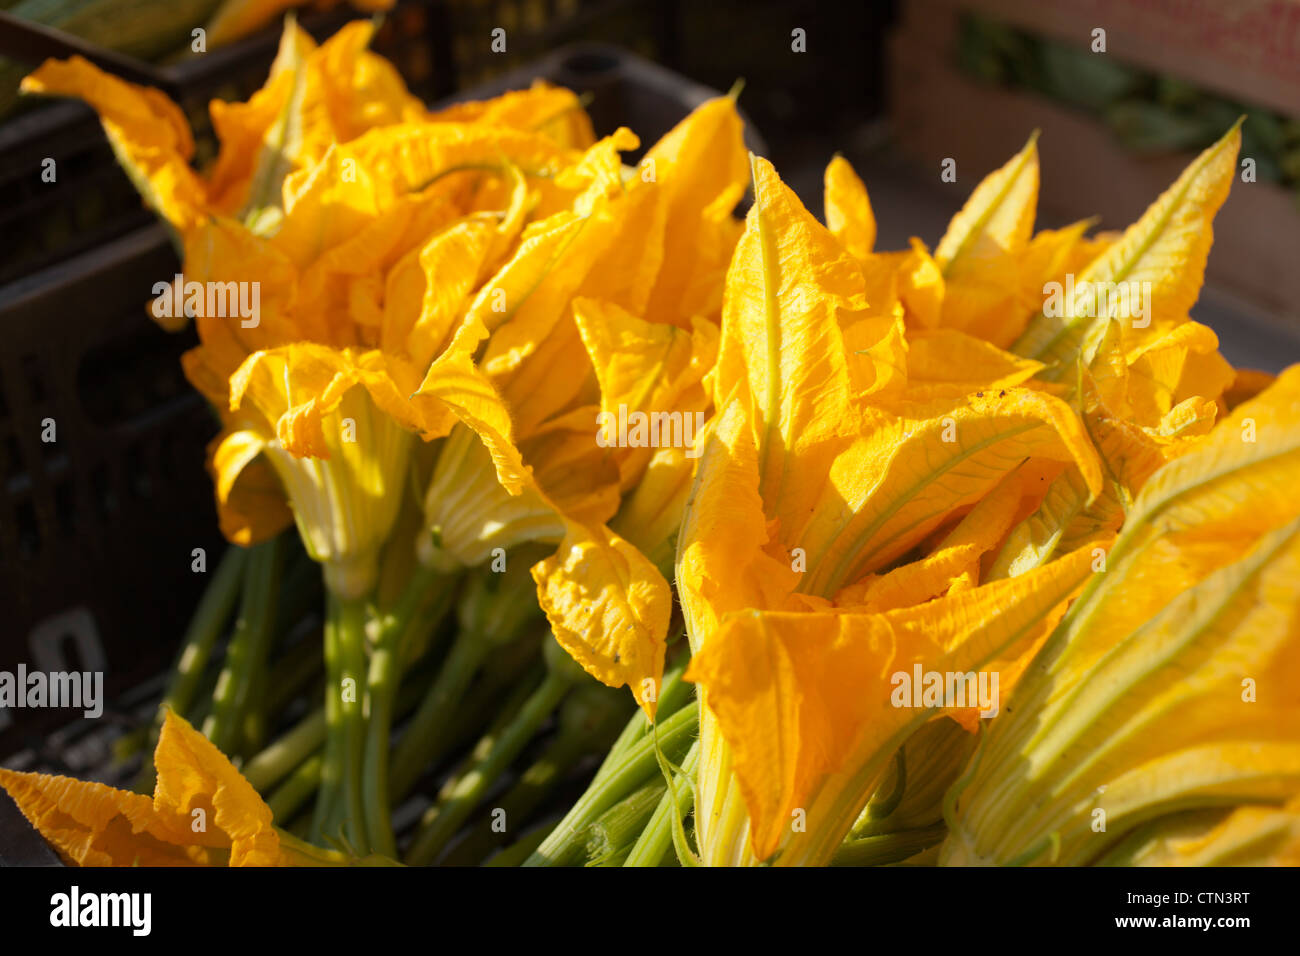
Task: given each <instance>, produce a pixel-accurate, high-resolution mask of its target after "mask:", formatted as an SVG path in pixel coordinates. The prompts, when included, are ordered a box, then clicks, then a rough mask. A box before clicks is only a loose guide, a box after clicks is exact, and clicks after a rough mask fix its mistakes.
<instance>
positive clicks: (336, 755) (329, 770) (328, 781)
mask: <svg viewBox="0 0 1300 956" xmlns="http://www.w3.org/2000/svg"><path fill="white" fill-rule="evenodd" d="M326 603H327V605H329V611H328V612H327V613H326V615H325V629H324V635H323V636H324V638H325V755H324V759H323V761H322V763H321V771H320V791H319V793H317V795H316V812H315V813H314V814H313V816H312V824H311V842H313V843H320V842H321V841H322V840H323V839H324V836H325V833H326V832H327V831H328V830H329V829H330V828H331V826H332V823H333V821H334V820H335V819H337V816H338V803H339V792H340V786H341V781H342V779H343V733H342V719H343V718H342V705H341V703H340V701H339V688H340V687H341V686H342V685H343V655H342V648H341V644H340V637H339V626H338V625H339V621H338V616H337V615H336V614H335V613H334V609H333V604H334V599H333V597H332V596H331V595H326Z"/></svg>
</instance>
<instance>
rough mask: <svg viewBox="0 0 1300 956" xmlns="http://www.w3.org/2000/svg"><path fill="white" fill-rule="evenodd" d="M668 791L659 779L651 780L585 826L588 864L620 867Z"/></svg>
mask: <svg viewBox="0 0 1300 956" xmlns="http://www.w3.org/2000/svg"><path fill="white" fill-rule="evenodd" d="M667 793H668V787H667V784H665V783H664V782H663V780H662V779H661V780H651V781H650V782H649V783H646V784H644V785H643V786H641V787H638V788H637V789H636V790H634V791H633V792H632V794H631V796H627V797H624V798H623V799H622V800H620V801H619V802H618V803H616V804H614V805H613V806H612V807H610V808H609V809H608V810H606V811H605V812H604V813H602V814H601V815H600V817H599V818H598V819H597V820H596V822H595V823H593V824H592V825H591V826H590V827H588V828H587V839H586V847H585V849H586V854H587V859H588V861H589V862H588V864H587V865H588V866H622V865H624V864H625V863H626V860H627V857H628V850H629V848H631V847H632V844H633V843H634V841H635V840H636V837H637V834H639V833H641V832H642V831H643V830H644V829H645V826H646V824H647V823H648V822H649V821H650V818H651V816H652V815H653V814H654V812H655V810H656V808H657V807H658V806H659V802H660V800H661V799H662V798H663V797H664V796H666V795H667Z"/></svg>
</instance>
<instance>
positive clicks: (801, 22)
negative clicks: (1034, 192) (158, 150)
mask: <svg viewBox="0 0 1300 956" xmlns="http://www.w3.org/2000/svg"><path fill="white" fill-rule="evenodd" d="M292 5H293V4H291V3H289V2H279V3H269V4H263V5H262V6H263V7H265V9H266V10H268V11H269V13H268V14H267V16H268V17H269V18H270V20H271V21H273V22H268V23H265V25H262V26H260V27H259V26H258V25H257V23H256V22H255V21H254V20H247V19H246V20H245V21H238V18H237V17H235V18H234V20H232V17H234V12H237V11H234V12H232V0H18V2H16V3H15V2H13V0H0V194H3V195H4V197H5V201H4V204H3V208H0V333H2V335H3V338H2V339H0V341H3V343H4V344H3V346H0V481H2V482H3V494H2V495H0V609H2V610H3V612H4V614H3V621H2V622H0V668H12V667H13V666H14V665H15V664H16V663H17V662H18V661H26V662H29V663H30V664H32V666H38V667H41V668H42V669H45V670H65V669H102V670H105V671H106V675H107V676H106V682H107V687H108V692H109V695H110V698H111V699H112V700H113V701H114V703H113V706H112V707H111V708H110V710H109V712H108V714H107V719H106V720H105V721H102V722H100V724H101V725H105V724H106V725H108V726H109V727H110V728H111V727H112V725H113V722H114V721H115V720H116V721H119V723H120V724H121V725H122V726H130V725H131V722H132V721H133V720H138V717H136V716H132V715H133V714H135V713H137V712H138V711H139V709H140V708H141V707H144V709H145V711H146V712H148V709H149V706H150V705H149V703H148V702H149V700H150V695H152V694H154V693H156V691H157V687H158V684H157V680H158V675H159V674H160V672H161V671H162V670H163V669H164V668H166V667H167V666H168V664H169V663H170V656H171V654H172V652H173V649H174V647H175V645H176V640H177V637H178V635H179V634H180V633H181V631H182V630H183V628H184V626H185V623H186V621H187V619H188V617H189V614H190V613H191V611H192V608H193V606H194V601H195V599H196V597H197V595H198V592H199V589H200V586H201V583H202V581H201V579H200V576H196V575H192V574H189V573H188V571H189V555H190V553H191V550H192V549H193V548H195V547H204V548H207V549H208V553H209V555H210V556H214V555H215V554H216V553H218V552H219V551H220V549H221V547H222V545H221V542H220V541H219V539H218V536H217V534H216V530H215V529H216V522H215V520H214V517H215V516H214V511H213V506H212V503H211V489H210V484H209V482H208V479H207V477H206V475H205V474H204V471H203V449H204V445H205V443H206V441H207V440H208V439H209V438H210V437H211V435H212V434H213V433H214V431H215V429H214V427H213V425H212V420H211V418H210V414H209V412H208V410H207V409H206V408H205V407H204V406H203V404H202V402H201V400H200V399H199V398H198V396H197V395H195V394H194V393H193V392H192V391H191V390H190V388H189V387H188V385H187V384H186V383H185V381H184V379H183V378H182V376H181V373H180V366H179V364H178V356H179V354H180V353H181V352H182V351H183V350H184V349H185V348H187V347H189V346H190V344H191V340H190V339H189V338H188V337H187V336H185V335H180V336H169V335H166V334H164V333H162V332H161V331H159V330H158V329H157V328H155V327H154V326H153V324H152V323H151V322H149V320H148V319H147V317H146V314H145V308H144V306H145V303H146V302H147V300H148V298H149V290H150V288H151V286H152V284H153V283H154V282H156V281H158V280H159V279H160V278H163V277H169V276H171V275H172V274H173V272H174V271H175V270H176V268H177V262H176V259H175V254H174V253H173V251H172V249H171V246H170V244H169V243H168V242H167V240H166V237H165V235H164V234H163V232H162V230H161V229H160V228H159V227H158V226H156V225H155V224H154V223H153V222H152V217H151V215H150V214H149V213H148V212H147V211H146V210H145V209H143V208H142V207H141V205H140V202H139V199H138V197H137V194H136V191H135V190H134V189H133V188H132V186H131V185H130V183H129V182H128V181H127V180H126V177H125V176H124V175H123V174H122V173H121V171H120V170H119V169H118V168H117V166H116V164H115V163H114V161H113V157H112V153H111V151H110V150H109V148H108V146H107V143H106V141H105V139H104V136H103V133H102V131H101V129H100V127H99V124H98V122H97V121H96V120H95V118H94V117H93V115H92V114H91V112H90V111H89V110H88V109H86V108H85V107H83V106H81V105H80V104H75V103H70V102H42V103H30V104H29V103H19V102H17V97H16V88H17V84H18V81H19V79H20V78H21V77H22V76H23V75H24V74H25V73H26V72H27V71H28V70H30V69H31V68H33V67H34V66H36V65H38V64H39V62H40V61H41V59H42V58H43V57H45V56H47V55H60V56H65V55H68V54H69V53H71V52H79V53H81V54H82V55H86V56H88V57H90V58H92V59H94V60H95V61H96V62H98V63H99V64H100V65H102V66H104V67H105V68H107V69H111V70H113V71H115V72H117V73H118V74H119V75H121V76H124V77H126V78H128V79H131V80H133V81H136V82H142V83H148V84H151V85H154V86H158V87H160V88H162V89H164V90H165V91H167V92H168V93H169V95H171V96H172V97H173V98H174V99H175V100H176V101H177V102H179V103H180V104H181V105H182V106H183V108H184V109H185V110H186V112H187V114H188V115H189V117H190V121H191V123H192V124H193V126H194V128H195V131H196V141H197V156H196V163H199V164H202V163H203V162H204V161H205V160H207V159H208V158H210V157H211V156H212V155H213V150H214V143H213V141H212V137H211V129H210V124H209V122H208V120H207V104H208V102H209V100H211V99H212V98H214V97H215V98H221V99H226V100H239V99H244V98H246V97H247V96H248V95H249V94H251V93H252V92H253V91H254V90H256V89H257V88H258V87H260V86H261V85H262V83H263V81H264V80H265V77H266V73H267V69H268V66H269V64H270V62H271V59H272V57H273V56H274V53H275V49H276V43H277V40H278V35H279V19H280V16H281V15H282V13H283V10H284V9H285V8H286V7H289V6H292ZM233 6H234V7H243V8H247V7H249V6H256V5H255V4H242V5H241V4H233ZM366 15H368V13H365V12H360V11H358V10H356V9H353V8H352V7H348V6H342V5H330V6H328V8H327V9H319V8H318V7H308V8H305V9H303V10H301V11H299V13H298V16H299V18H300V22H301V23H302V24H303V25H304V26H305V27H306V28H307V29H308V30H310V31H311V32H312V33H313V34H315V35H316V36H317V37H318V38H323V37H325V36H327V35H329V34H330V33H332V32H334V31H335V30H336V29H337V28H338V26H339V25H341V24H342V23H344V22H346V21H347V20H348V19H352V18H355V17H358V16H366ZM223 17H224V19H223ZM236 21H237V22H236ZM199 27H202V28H204V29H205V31H206V34H205V38H206V41H207V42H206V44H205V47H206V48H205V50H204V52H202V53H197V54H196V53H194V52H193V51H192V49H191V47H192V37H193V30H194V29H196V28H199ZM498 30H503V31H504V35H503V36H504V45H505V49H504V51H502V50H499V49H498V50H494V49H493V39H494V36H495V33H494V31H498ZM1098 31H1102V32H1101V33H1100V34H1099V33H1098ZM1099 44H1101V46H1100V47H1099ZM375 48H376V49H377V51H378V52H380V53H382V54H383V55H385V56H387V57H389V58H390V59H392V60H393V62H394V63H395V64H396V65H397V66H398V68H399V69H400V70H401V72H402V73H403V75H404V77H405V78H406V80H407V82H408V84H409V86H410V87H411V89H412V90H413V91H414V92H416V93H417V94H419V95H420V96H421V97H422V98H424V99H425V100H426V101H428V102H430V103H434V102H438V101H444V100H447V99H449V98H453V97H467V96H471V97H477V96H484V95H488V94H490V93H493V92H497V91H500V90H501V89H505V88H508V87H511V86H522V85H527V83H528V82H529V80H530V79H531V78H532V77H534V76H538V75H540V76H544V77H546V78H548V79H550V80H552V81H553V82H557V83H562V84H565V85H570V86H573V87H574V88H576V89H578V90H579V91H581V92H584V93H586V94H588V96H589V104H590V106H589V108H590V111H591V113H592V115H593V119H594V120H595V124H596V127H597V132H598V133H606V132H609V131H610V130H611V129H612V128H613V127H614V126H616V125H619V124H626V125H629V126H631V127H632V128H633V129H635V130H636V131H637V132H638V134H640V135H641V137H642V139H643V142H647V143H648V142H652V141H653V140H654V138H655V137H657V136H658V135H660V134H662V133H663V132H665V131H666V130H667V129H669V128H670V127H671V126H672V125H673V124H674V123H675V122H676V121H677V120H679V119H680V118H681V117H682V116H683V115H685V113H686V112H687V111H688V110H689V109H690V108H691V107H692V106H694V105H695V104H697V103H698V102H700V101H701V100H702V99H703V98H705V97H707V96H709V95H712V94H713V93H714V92H716V91H725V90H728V89H730V88H731V87H732V86H733V84H735V83H736V81H737V80H743V82H744V87H743V92H742V94H741V96H740V105H741V108H742V109H743V111H744V112H745V114H746V115H747V117H748V119H749V121H750V122H751V124H752V127H753V130H752V135H751V146H752V148H754V149H756V150H758V151H762V152H765V153H766V155H768V156H769V157H770V158H771V159H772V160H773V161H774V163H775V164H776V166H777V168H778V170H780V172H781V174H782V176H783V177H784V178H785V179H786V181H787V182H789V183H790V184H791V185H792V186H793V187H794V188H795V189H796V190H797V191H798V192H799V193H800V195H801V196H802V197H803V199H804V201H805V202H806V203H807V205H808V206H809V208H810V209H811V210H812V211H813V212H814V213H815V214H817V215H819V216H820V214H821V205H822V203H821V181H822V171H823V170H824V168H825V165H826V163H827V161H828V160H829V159H830V158H831V156H832V155H833V154H834V153H835V152H837V151H838V152H842V153H843V154H844V155H845V156H846V157H847V158H848V159H849V160H850V161H851V162H852V163H853V165H854V166H855V168H856V169H857V170H858V172H859V173H860V175H861V176H862V178H863V179H864V180H865V182H866V184H867V188H868V190H869V192H870V195H871V200H872V204H873V206H874V208H875V211H876V216H877V219H878V222H879V227H880V231H879V238H878V240H877V245H878V247H879V248H902V247H905V246H906V244H907V241H908V239H909V237H911V236H919V237H920V238H922V239H924V240H925V241H926V242H927V243H929V244H931V245H932V246H933V244H934V243H936V242H937V241H938V239H939V237H940V236H941V235H942V234H943V231H944V228H945V226H946V224H947V222H948V219H949V217H950V216H951V215H952V214H953V213H954V212H955V211H956V210H957V209H958V208H959V207H960V205H961V203H962V202H963V201H964V200H965V198H966V196H967V195H968V194H969V192H970V190H971V189H972V188H973V187H974V186H975V184H976V183H977V182H978V181H979V180H980V178H982V177H983V176H984V175H985V174H986V173H987V172H989V171H990V170H991V169H993V168H995V167H997V166H999V165H1000V164H1001V163H1003V162H1004V161H1005V160H1006V159H1007V158H1008V157H1010V156H1011V155H1012V154H1013V153H1015V152H1016V151H1017V150H1019V149H1020V148H1021V146H1022V145H1023V144H1024V142H1025V139H1026V138H1027V137H1028V136H1029V135H1030V133H1031V132H1032V131H1033V130H1035V129H1039V130H1041V138H1040V140H1039V148H1040V151H1041V160H1042V191H1041V197H1040V208H1041V213H1040V219H1039V226H1040V227H1051V226H1059V225H1063V224H1065V223H1068V222H1071V221H1074V220H1077V219H1081V218H1086V217H1092V216H1096V217H1098V219H1097V228H1099V229H1122V228H1123V227H1124V226H1126V225H1127V224H1128V223H1130V222H1132V221H1133V220H1134V219H1135V218H1136V217H1137V216H1138V215H1140V214H1141V212H1142V210H1143V209H1144V208H1145V207H1146V206H1147V204H1148V203H1150V202H1151V201H1152V200H1153V199H1155V197H1156V196H1157V195H1158V194H1159V193H1160V192H1161V191H1162V190H1163V189H1164V188H1165V187H1166V186H1167V185H1168V184H1169V183H1170V182H1172V181H1173V179H1174V178H1175V177H1176V176H1177V174H1178V172H1179V171H1180V170H1181V169H1182V167H1183V166H1184V165H1185V164H1186V163H1187V162H1188V161H1189V160H1190V159H1191V157H1192V156H1193V155H1194V154H1195V153H1196V151H1198V150H1199V149H1201V148H1203V147H1204V146H1206V145H1208V144H1209V143H1211V142H1213V141H1214V140H1215V139H1217V138H1218V137H1219V136H1221V135H1222V134H1223V132H1224V131H1225V130H1226V129H1227V128H1228V127H1229V126H1230V125H1231V124H1232V123H1233V122H1234V121H1235V119H1236V118H1237V117H1238V116H1240V115H1242V114H1243V113H1244V114H1246V115H1247V117H1248V119H1247V122H1246V125H1245V128H1244V132H1243V137H1244V139H1243V153H1242V155H1243V157H1245V158H1249V159H1251V160H1253V171H1254V178H1255V181H1254V182H1238V183H1236V184H1235V185H1234V188H1233V190H1232V194H1231V196H1230V197H1229V199H1228V201H1227V204H1226V205H1225V207H1224V208H1223V210H1222V211H1221V212H1220V214H1219V217H1218V219H1217V220H1216V223H1215V245H1214V249H1213V252H1212V255H1211V258H1210V263H1209V270H1208V276H1207V284H1206V288H1205V290H1204V293H1203V295H1202V298H1201V301H1200V303H1199V304H1198V305H1197V307H1196V309H1195V311H1194V314H1195V316H1196V317H1197V318H1198V319H1200V320H1201V321H1202V322H1205V323H1206V324H1208V325H1210V326H1211V327H1213V328H1214V329H1215V330H1216V331H1217V332H1218V333H1219V335H1220V337H1221V340H1222V348H1223V351H1224V353H1225V354H1226V355H1227V356H1228V358H1229V359H1230V360H1231V361H1233V362H1234V364H1238V365H1244V366H1248V367H1254V368H1261V369H1266V370H1274V371H1275V370H1277V369H1279V368H1281V367H1282V366H1284V365H1287V364H1289V363H1291V362H1293V361H1296V360H1300V4H1297V3H1294V2H1290V0H1179V2H1172V0H1055V2H1048V0H1043V2H1036V0H875V2H869V0H864V2H859V3H831V2H823V3H815V2H810V0H787V2H780V0H745V2H740V0H721V2H708V3H698V2H697V3H691V2H683V0H655V2H650V0H398V2H397V3H396V6H395V7H394V8H393V9H392V10H390V11H388V12H387V13H386V14H384V25H383V28H382V30H381V31H380V33H379V34H378V37H377V40H376V44H375ZM178 50H179V51H183V52H177V51H178ZM50 158H53V159H55V160H56V162H57V169H58V187H59V188H57V189H52V188H50V185H49V183H48V182H46V181H45V180H43V179H42V176H41V171H42V169H43V168H44V167H43V164H44V162H45V161H46V160H47V159H50ZM946 159H952V160H953V161H954V162H955V164H956V172H957V178H956V182H944V181H942V179H941V177H940V170H941V164H942V163H943V162H944V160H946ZM47 417H50V418H54V419H55V420H56V421H57V422H58V429H59V432H58V434H59V441H58V442H57V443H53V444H49V443H43V442H41V441H40V439H39V435H40V425H39V423H40V422H42V421H43V420H44V419H45V418H47ZM209 560H210V561H211V560H215V557H210V558H209ZM66 720H67V715H66V714H60V713H59V712H57V711H40V712H26V711H22V712H20V711H14V712H4V711H0V761H3V760H6V759H7V758H8V757H9V756H10V755H12V754H26V755H27V756H26V757H23V758H22V760H21V761H20V762H21V763H23V764H24V765H37V764H39V765H41V766H45V767H48V768H51V769H56V770H60V771H62V772H68V773H75V774H78V775H83V776H84V775H87V774H88V773H93V772H94V768H96V767H99V766H102V764H103V761H104V760H105V758H106V756H107V750H106V748H107V747H108V746H109V745H108V743H106V742H105V740H103V739H101V738H100V737H97V736H95V735H92V734H89V733H87V728H86V727H84V726H82V725H83V724H84V723H86V722H84V721H83V722H78V723H76V724H71V725H68V724H66ZM97 733H98V731H97Z"/></svg>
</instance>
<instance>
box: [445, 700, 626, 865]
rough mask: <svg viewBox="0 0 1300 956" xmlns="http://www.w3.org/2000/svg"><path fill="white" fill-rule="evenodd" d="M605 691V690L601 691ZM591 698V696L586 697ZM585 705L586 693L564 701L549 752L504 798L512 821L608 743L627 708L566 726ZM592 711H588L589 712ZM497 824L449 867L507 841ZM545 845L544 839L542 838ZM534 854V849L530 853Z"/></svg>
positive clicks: (481, 829)
mask: <svg viewBox="0 0 1300 956" xmlns="http://www.w3.org/2000/svg"><path fill="white" fill-rule="evenodd" d="M601 690H602V691H604V690H605V688H601ZM586 696H587V698H590V697H591V695H590V694H588V695H586ZM582 703H584V696H583V694H582V693H575V694H573V695H570V697H569V698H568V699H567V700H566V701H565V702H564V707H563V708H561V710H560V732H559V733H558V734H556V736H555V738H554V739H553V740H551V742H550V743H549V744H548V745H547V747H546V750H545V751H544V752H543V753H542V755H541V756H539V757H538V758H537V759H536V760H535V761H533V763H532V764H530V765H529V766H528V769H526V770H525V771H524V772H523V773H522V774H520V775H519V779H518V780H517V781H516V782H515V784H514V786H512V787H511V788H510V790H509V791H508V792H507V793H506V795H505V796H504V797H503V798H502V799H501V803H500V806H501V809H502V810H503V811H504V812H505V819H506V820H509V821H519V820H527V819H528V818H529V817H531V816H532V814H533V812H534V811H535V810H536V809H537V808H538V807H539V806H541V805H542V803H543V802H544V801H545V800H546V799H547V798H548V797H549V796H550V795H551V794H552V793H553V792H554V791H555V788H556V787H557V786H559V785H560V783H561V782H562V781H563V780H564V779H565V778H566V777H567V776H568V775H569V773H570V772H571V771H572V770H573V768H574V767H576V766H577V765H578V763H579V762H580V761H581V760H582V758H583V757H584V756H586V755H587V754H589V753H593V752H599V751H600V750H601V748H602V746H603V742H604V741H608V740H609V738H610V736H611V735H612V733H613V731H614V728H615V726H616V725H617V722H618V721H619V720H620V719H621V717H622V714H623V709H622V708H618V709H610V710H609V712H608V713H606V714H599V713H597V714H596V715H595V718H594V720H578V721H574V722H572V723H570V724H567V725H566V723H565V717H566V710H567V709H568V708H570V707H572V706H574V705H575V704H577V705H581V704H582ZM589 711H590V708H588V712H589ZM492 824H493V821H491V820H485V821H483V822H482V823H481V824H480V825H479V826H478V828H477V829H475V830H474V832H473V833H472V834H470V835H469V836H468V837H467V838H465V839H464V840H461V841H460V842H458V843H457V844H456V846H455V847H454V848H453V849H452V851H451V853H450V854H449V855H448V856H447V857H446V859H445V860H444V862H445V863H447V864H448V865H454V866H467V865H472V864H475V863H478V862H480V861H482V860H483V859H484V858H485V857H487V856H488V855H489V854H491V853H492V851H493V850H494V849H496V848H497V846H498V845H499V844H500V843H502V842H504V839H505V836H506V834H505V832H504V831H501V830H497V829H494V828H493V825H492ZM538 842H539V843H540V842H541V838H539V839H538ZM529 852H530V853H531V852H532V851H531V850H530V851H529Z"/></svg>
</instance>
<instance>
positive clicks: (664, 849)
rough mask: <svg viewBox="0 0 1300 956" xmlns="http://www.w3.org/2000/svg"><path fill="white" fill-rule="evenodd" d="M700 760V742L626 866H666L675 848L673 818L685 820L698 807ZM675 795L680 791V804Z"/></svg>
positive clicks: (646, 828) (638, 841) (651, 819)
mask: <svg viewBox="0 0 1300 956" xmlns="http://www.w3.org/2000/svg"><path fill="white" fill-rule="evenodd" d="M699 759H700V742H699V741H698V740H697V741H695V742H694V743H692V744H691V749H690V750H688V751H686V758H685V759H684V760H682V772H681V773H679V774H677V775H676V780H675V781H674V785H673V790H665V792H664V795H663V797H662V798H661V799H660V800H659V806H657V807H655V812H654V814H653V815H652V816H651V817H650V822H649V823H647V824H646V827H645V829H644V830H642V831H641V836H640V837H638V838H637V841H636V846H634V847H632V852H631V853H630V854H628V857H627V859H626V860H625V861H624V862H623V865H624V866H659V865H660V864H661V863H663V860H664V856H665V855H666V854H667V853H668V849H669V848H670V847H671V846H672V845H673V817H674V816H677V817H685V816H686V814H688V813H690V812H691V808H692V807H693V806H694V805H695V790H694V789H693V788H692V787H691V784H690V781H691V779H692V778H693V776H694V774H695V767H696V764H698V763H699ZM673 791H676V795H677V799H676V800H674V799H673Z"/></svg>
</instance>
